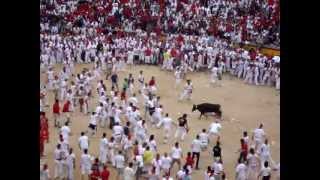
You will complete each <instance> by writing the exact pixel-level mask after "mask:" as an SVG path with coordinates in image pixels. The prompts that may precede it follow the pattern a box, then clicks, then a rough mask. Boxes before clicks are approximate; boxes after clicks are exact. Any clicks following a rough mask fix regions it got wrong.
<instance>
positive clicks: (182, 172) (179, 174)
mask: <svg viewBox="0 0 320 180" xmlns="http://www.w3.org/2000/svg"><path fill="white" fill-rule="evenodd" d="M185 175H186V173H185V172H184V171H183V170H182V169H180V170H179V171H178V172H177V178H178V179H182V178H183V177H184V176H185Z"/></svg>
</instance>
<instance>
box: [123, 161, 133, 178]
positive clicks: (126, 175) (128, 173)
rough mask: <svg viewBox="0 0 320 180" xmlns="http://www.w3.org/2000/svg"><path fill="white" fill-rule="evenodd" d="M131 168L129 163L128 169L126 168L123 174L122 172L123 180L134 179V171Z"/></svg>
mask: <svg viewBox="0 0 320 180" xmlns="http://www.w3.org/2000/svg"><path fill="white" fill-rule="evenodd" d="M132 166H133V163H132V162H130V163H129V165H128V167H126V168H125V169H124V172H123V180H134V178H135V173H134V170H133V168H132Z"/></svg>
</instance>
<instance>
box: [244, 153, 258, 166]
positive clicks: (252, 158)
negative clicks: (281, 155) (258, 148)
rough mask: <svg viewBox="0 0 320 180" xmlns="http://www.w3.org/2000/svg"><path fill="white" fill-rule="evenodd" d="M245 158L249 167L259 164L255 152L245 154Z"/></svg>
mask: <svg viewBox="0 0 320 180" xmlns="http://www.w3.org/2000/svg"><path fill="white" fill-rule="evenodd" d="M247 160H248V165H249V166H251V167H256V166H258V165H259V161H260V160H259V157H258V156H257V155H256V154H255V155H252V154H248V156H247Z"/></svg>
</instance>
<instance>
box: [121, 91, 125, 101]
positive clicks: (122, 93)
mask: <svg viewBox="0 0 320 180" xmlns="http://www.w3.org/2000/svg"><path fill="white" fill-rule="evenodd" d="M125 99H126V92H121V100H125Z"/></svg>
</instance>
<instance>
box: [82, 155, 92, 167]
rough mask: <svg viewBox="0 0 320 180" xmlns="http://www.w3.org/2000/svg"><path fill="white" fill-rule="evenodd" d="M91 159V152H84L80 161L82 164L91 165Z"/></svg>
mask: <svg viewBox="0 0 320 180" xmlns="http://www.w3.org/2000/svg"><path fill="white" fill-rule="evenodd" d="M91 159H92V158H91V156H90V155H89V154H82V155H81V161H80V164H81V166H85V167H91Z"/></svg>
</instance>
